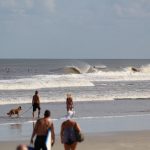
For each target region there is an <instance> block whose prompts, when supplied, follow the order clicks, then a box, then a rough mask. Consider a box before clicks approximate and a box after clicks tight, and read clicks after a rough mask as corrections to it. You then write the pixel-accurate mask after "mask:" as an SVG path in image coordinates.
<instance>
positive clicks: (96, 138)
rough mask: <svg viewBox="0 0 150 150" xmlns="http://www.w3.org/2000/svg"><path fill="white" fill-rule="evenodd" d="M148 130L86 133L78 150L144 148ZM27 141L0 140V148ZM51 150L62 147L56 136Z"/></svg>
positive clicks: (149, 136) (147, 144) (6, 149)
mask: <svg viewBox="0 0 150 150" xmlns="http://www.w3.org/2000/svg"><path fill="white" fill-rule="evenodd" d="M149 139H150V130H148V131H130V132H109V133H96V134H86V135H85V141H84V142H82V143H79V144H78V148H77V149H78V150H83V149H86V150H91V149H93V150H99V149H102V150H146V149H149V148H150V142H149ZM28 143H29V141H27V140H25V141H5V142H0V147H1V148H0V149H2V150H15V148H16V146H17V145H18V144H28ZM52 149H53V150H61V149H63V145H62V144H61V143H60V141H59V137H58V136H57V137H56V143H55V145H54V147H53V148H52Z"/></svg>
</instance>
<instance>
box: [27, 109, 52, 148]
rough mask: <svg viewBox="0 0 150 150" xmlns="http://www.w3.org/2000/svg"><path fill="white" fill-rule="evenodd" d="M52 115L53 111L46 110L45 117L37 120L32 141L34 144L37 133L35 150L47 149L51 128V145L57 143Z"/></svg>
mask: <svg viewBox="0 0 150 150" xmlns="http://www.w3.org/2000/svg"><path fill="white" fill-rule="evenodd" d="M50 116H51V112H50V111H49V110H46V111H45V113H44V117H43V118H41V119H39V120H37V122H36V124H35V127H34V129H33V133H32V136H31V141H30V142H31V143H32V144H33V138H34V136H35V135H36V139H35V142H34V149H35V150H41V149H42V150H47V147H46V137H47V133H48V130H49V129H51V145H53V144H54V143H55V132H54V125H53V121H52V119H51V118H50Z"/></svg>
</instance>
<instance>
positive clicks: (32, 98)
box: [32, 96, 34, 106]
mask: <svg viewBox="0 0 150 150" xmlns="http://www.w3.org/2000/svg"><path fill="white" fill-rule="evenodd" d="M33 104H34V96H33V97H32V106H33Z"/></svg>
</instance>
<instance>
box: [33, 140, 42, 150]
mask: <svg viewBox="0 0 150 150" xmlns="http://www.w3.org/2000/svg"><path fill="white" fill-rule="evenodd" d="M40 149H41V140H40V139H39V138H36V139H35V143H34V150H40Z"/></svg>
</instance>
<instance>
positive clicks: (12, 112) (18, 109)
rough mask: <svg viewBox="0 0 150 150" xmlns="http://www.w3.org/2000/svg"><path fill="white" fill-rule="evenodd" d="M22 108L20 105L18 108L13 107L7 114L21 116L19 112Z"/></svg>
mask: <svg viewBox="0 0 150 150" xmlns="http://www.w3.org/2000/svg"><path fill="white" fill-rule="evenodd" d="M21 110H22V109H21V106H19V107H18V108H16V109H11V110H10V111H9V112H8V113H7V115H9V116H10V117H11V116H12V115H17V116H18V117H19V112H20V111H21Z"/></svg>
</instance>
